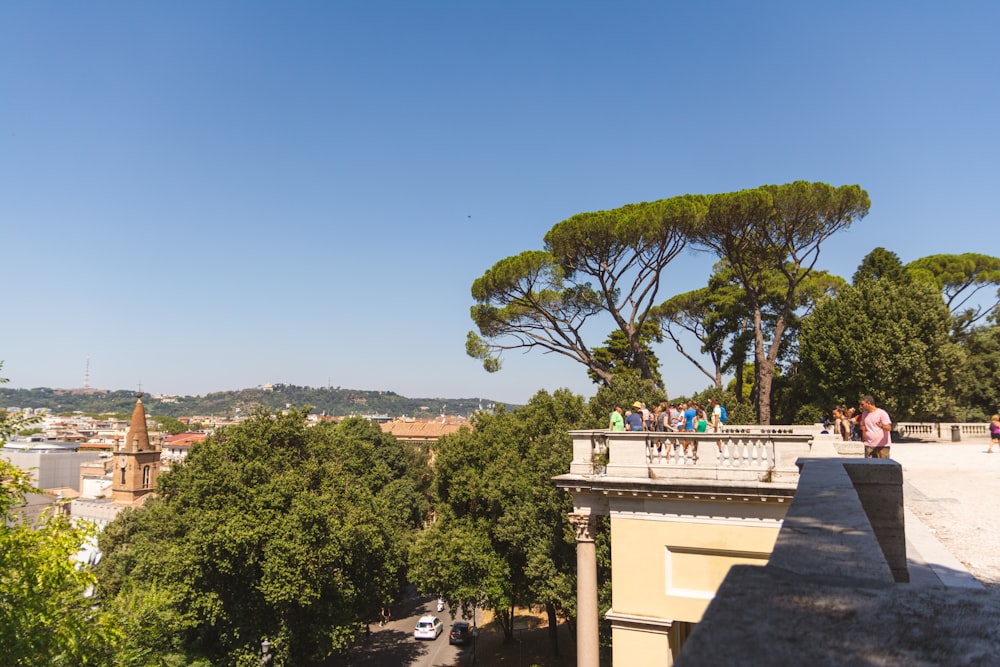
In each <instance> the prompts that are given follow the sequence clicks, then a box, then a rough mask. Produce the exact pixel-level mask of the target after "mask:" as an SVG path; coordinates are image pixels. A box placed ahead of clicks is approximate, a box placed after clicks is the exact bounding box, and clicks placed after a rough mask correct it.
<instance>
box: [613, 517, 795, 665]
mask: <svg viewBox="0 0 1000 667" xmlns="http://www.w3.org/2000/svg"><path fill="white" fill-rule="evenodd" d="M783 511H784V508H783V507H782V508H781V512H782V515H783ZM779 529H780V523H779V522H776V521H756V520H753V519H752V518H750V519H748V518H742V519H741V518H734V519H732V520H731V521H727V520H720V519H715V520H710V521H709V520H699V519H697V518H684V519H681V518H678V519H672V520H663V519H659V520H654V519H650V518H622V517H618V518H616V517H615V516H614V513H612V519H611V567H612V582H613V593H612V596H613V599H612V610H613V611H614V612H615V613H617V614H629V615H635V616H645V617H655V618H661V619H668V620H672V621H689V622H693V623H696V622H698V621H700V620H701V617H702V614H703V613H704V612H705V609H706V608H707V607H708V604H709V602H710V601H711V599H712V597H713V596H714V595H715V591H716V590H717V589H718V587H719V585H720V584H721V583H722V580H723V579H724V578H725V576H726V574H727V573H728V572H729V568H730V567H732V566H733V565H743V564H749V565H764V564H766V563H767V559H768V558H769V556H770V554H771V551H772V550H773V549H774V543H775V541H776V540H777V537H778V531H779ZM629 634H630V635H634V634H635V633H629ZM616 635H617V633H616ZM629 643H631V640H630V641H629ZM616 657H617V651H616Z"/></svg>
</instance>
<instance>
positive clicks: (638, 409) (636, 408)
mask: <svg viewBox="0 0 1000 667" xmlns="http://www.w3.org/2000/svg"><path fill="white" fill-rule="evenodd" d="M625 430H626V431H644V430H646V428H645V425H644V424H643V423H642V403H640V402H639V401H636V402H635V403H633V404H632V410H631V411H630V412H629V413H628V414H627V415H625Z"/></svg>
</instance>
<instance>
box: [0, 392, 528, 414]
mask: <svg viewBox="0 0 1000 667" xmlns="http://www.w3.org/2000/svg"><path fill="white" fill-rule="evenodd" d="M142 402H143V404H144V405H145V406H146V411H147V412H148V413H149V414H152V415H164V416H167V417H196V416H218V417H232V416H234V415H235V414H236V411H237V409H238V410H239V411H240V413H241V414H247V413H248V412H250V411H251V410H253V409H254V408H255V407H258V406H263V407H265V408H267V409H269V410H280V409H283V408H286V407H294V408H301V407H304V406H307V405H308V406H311V407H312V408H313V412H314V413H318V414H327V415H335V416H346V415H388V416H389V417H436V416H438V415H440V414H442V412H446V413H447V414H449V415H462V416H468V415H469V414H471V413H472V412H474V411H476V410H478V409H479V408H480V407H483V408H488V407H490V406H491V405H492V404H493V403H494V401H489V400H487V399H479V398H407V397H405V396H400V395H399V394H396V393H393V392H386V391H361V390H358V389H341V388H336V389H325V388H323V389H314V388H312V387H297V386H294V385H287V384H286V385H274V388H273V389H270V390H264V389H260V388H256V389H240V390H237V391H220V392H215V393H212V394H207V395H205V396H177V397H157V395H156V394H143V398H142ZM134 406H135V392H134V391H126V390H119V391H108V392H99V391H95V390H89V391H87V392H84V391H82V390H62V389H47V388H36V389H9V388H6V387H0V408H10V407H15V408H48V410H49V411H50V412H54V413H63V412H84V413H97V414H131V412H132V408H133V407H134ZM510 407H513V406H510Z"/></svg>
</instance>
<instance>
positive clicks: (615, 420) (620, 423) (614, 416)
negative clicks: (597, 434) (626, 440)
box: [608, 405, 625, 431]
mask: <svg viewBox="0 0 1000 667" xmlns="http://www.w3.org/2000/svg"><path fill="white" fill-rule="evenodd" d="M622 410H623V408H622V406H620V405H615V409H614V410H612V411H611V423H610V424H609V425H608V430H611V431H624V430H625V420H624V419H623V418H622Z"/></svg>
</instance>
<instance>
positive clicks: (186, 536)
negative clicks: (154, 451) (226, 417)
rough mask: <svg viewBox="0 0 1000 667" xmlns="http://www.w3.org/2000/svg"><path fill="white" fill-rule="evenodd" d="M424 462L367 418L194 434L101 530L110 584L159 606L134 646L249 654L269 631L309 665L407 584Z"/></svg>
mask: <svg viewBox="0 0 1000 667" xmlns="http://www.w3.org/2000/svg"><path fill="white" fill-rule="evenodd" d="M425 469H426V461H425V460H424V458H423V457H422V455H421V454H420V453H419V452H416V451H414V450H413V449H412V448H410V447H408V446H405V445H403V444H401V443H399V442H398V441H396V440H395V439H394V438H392V437H391V436H387V435H385V434H383V433H382V432H381V430H380V429H379V428H378V427H377V426H375V425H373V424H371V423H369V422H367V421H366V420H362V419H352V420H347V421H345V422H343V423H341V424H338V425H333V424H323V425H319V426H316V427H311V428H307V427H306V419H305V413H304V412H301V411H294V410H293V411H290V412H289V413H288V414H284V415H281V416H276V417H275V416H271V415H269V414H268V413H266V412H264V411H261V412H258V413H256V414H255V415H253V416H252V417H251V418H250V419H248V420H246V421H244V422H243V423H241V424H239V425H238V426H233V427H229V428H226V429H223V430H222V431H221V432H220V433H218V434H217V435H215V436H212V437H210V438H209V439H208V440H206V441H205V442H204V443H201V444H198V445H196V446H195V447H193V448H192V451H191V454H190V456H189V458H188V459H187V461H186V462H185V463H184V464H183V465H180V466H178V467H177V468H175V469H174V470H172V471H170V472H169V473H166V474H164V475H162V476H161V477H160V479H159V485H158V489H157V492H158V498H156V499H154V500H152V501H150V502H149V503H147V506H146V507H145V508H143V509H140V510H134V511H126V512H124V513H122V514H121V515H120V516H119V518H118V519H117V520H116V521H115V522H113V523H112V524H111V525H109V526H108V527H107V529H105V531H104V532H103V533H102V535H101V541H100V545H101V548H102V550H104V552H105V557H104V560H103V561H102V563H101V564H100V567H99V569H98V574H99V577H100V584H101V590H102V592H103V594H104V596H105V597H106V598H107V599H109V600H114V604H115V605H116V606H117V608H119V609H129V608H131V609H139V610H145V611H144V613H153V612H154V611H155V612H156V614H157V616H156V622H155V623H152V624H151V625H152V626H153V627H152V628H151V629H150V631H149V632H147V633H143V634H142V635H139V636H136V637H133V638H132V642H133V643H132V644H131V645H130V646H129V649H130V651H132V652H133V653H134V654H136V655H141V654H143V653H150V654H156V653H170V652H182V653H184V654H186V655H187V656H188V657H198V656H201V657H203V658H205V659H208V660H209V661H211V663H212V664H213V665H241V664H249V663H248V660H251V659H252V658H253V656H255V655H257V654H258V652H259V645H260V641H261V640H262V639H264V638H265V637H266V638H268V639H269V640H270V641H271V642H272V644H273V647H274V649H273V650H274V651H275V653H276V655H277V656H278V660H279V664H288V665H292V664H295V665H301V664H308V663H309V661H312V660H318V659H321V658H324V657H326V656H328V655H330V654H331V653H333V652H336V651H338V650H341V649H343V648H344V647H346V646H347V645H348V644H349V643H350V642H351V641H352V640H353V639H354V637H355V636H356V634H357V632H358V631H359V628H360V627H361V623H363V622H364V621H366V620H369V619H372V618H374V617H375V616H376V615H377V612H378V610H379V608H380V607H381V606H383V605H386V604H388V603H389V602H390V601H391V600H392V598H393V596H394V595H395V594H396V592H397V591H398V590H399V589H400V587H401V585H402V582H403V580H404V576H405V570H404V565H405V562H406V548H407V542H408V540H409V536H410V534H411V532H412V531H413V530H414V529H415V528H416V527H417V525H419V523H420V522H421V521H422V520H423V519H424V518H425V516H426V514H427V510H428V507H427V505H426V501H425V498H426V493H425V490H424V489H423V488H422V484H424V481H423V480H425V479H426V476H425V475H424V474H423V471H424V470H425ZM135 664H142V663H141V662H137V663H135Z"/></svg>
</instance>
